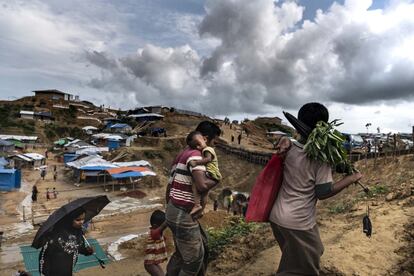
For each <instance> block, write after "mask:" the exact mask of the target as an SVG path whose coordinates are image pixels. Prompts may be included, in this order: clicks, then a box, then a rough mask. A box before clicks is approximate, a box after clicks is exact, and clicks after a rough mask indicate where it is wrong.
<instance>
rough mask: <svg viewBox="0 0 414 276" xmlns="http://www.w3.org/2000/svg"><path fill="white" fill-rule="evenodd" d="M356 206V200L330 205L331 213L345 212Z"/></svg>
mask: <svg viewBox="0 0 414 276" xmlns="http://www.w3.org/2000/svg"><path fill="white" fill-rule="evenodd" d="M353 206H354V202H353V201H351V202H339V203H337V204H334V205H332V206H329V207H328V210H329V213H331V214H342V213H345V212H348V211H350V210H351V209H352V207H353Z"/></svg>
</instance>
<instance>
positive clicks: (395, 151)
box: [393, 133, 397, 162]
mask: <svg viewBox="0 0 414 276" xmlns="http://www.w3.org/2000/svg"><path fill="white" fill-rule="evenodd" d="M393 144H394V145H393V146H394V162H396V161H397V134H395V133H394V141H393Z"/></svg>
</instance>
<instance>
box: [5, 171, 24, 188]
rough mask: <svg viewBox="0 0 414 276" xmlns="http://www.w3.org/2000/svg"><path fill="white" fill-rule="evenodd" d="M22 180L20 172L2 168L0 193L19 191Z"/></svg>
mask: <svg viewBox="0 0 414 276" xmlns="http://www.w3.org/2000/svg"><path fill="white" fill-rule="evenodd" d="M21 178H22V175H21V172H20V170H16V169H4V168H0V191H12V190H15V189H19V188H20V186H21Z"/></svg>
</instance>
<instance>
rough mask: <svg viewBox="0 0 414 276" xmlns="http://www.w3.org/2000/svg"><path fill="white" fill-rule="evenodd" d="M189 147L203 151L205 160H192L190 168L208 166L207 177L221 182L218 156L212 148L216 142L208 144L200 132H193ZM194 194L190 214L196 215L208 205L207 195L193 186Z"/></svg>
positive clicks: (190, 136) (188, 138) (188, 143)
mask: <svg viewBox="0 0 414 276" xmlns="http://www.w3.org/2000/svg"><path fill="white" fill-rule="evenodd" d="M186 142H187V145H188V146H189V147H190V148H192V149H197V150H199V151H201V153H202V155H203V158H202V159H201V160H192V161H190V162H189V164H188V165H189V166H190V167H196V166H200V165H203V166H206V175H207V177H209V178H211V179H213V180H215V181H217V182H219V181H220V180H221V178H222V177H221V174H220V170H219V167H218V160H217V155H216V152H215V150H214V148H212V146H214V140H213V141H211V142H210V143H209V144H207V142H206V139H205V138H204V137H203V135H202V134H201V133H200V132H198V131H193V132H191V133H190V134H188V136H187V139H186ZM193 194H194V207H193V209H192V210H191V212H190V214H195V213H197V212H198V211H200V210H202V209H203V206H205V204H206V203H207V194H206V193H205V194H200V193H199V192H198V191H197V189H196V187H195V186H193Z"/></svg>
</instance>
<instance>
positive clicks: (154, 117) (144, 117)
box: [128, 113, 164, 122]
mask: <svg viewBox="0 0 414 276" xmlns="http://www.w3.org/2000/svg"><path fill="white" fill-rule="evenodd" d="M128 117H131V118H135V120H136V121H139V122H144V121H158V120H161V119H162V118H164V116H163V115H161V114H157V113H145V114H131V115H128Z"/></svg>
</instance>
